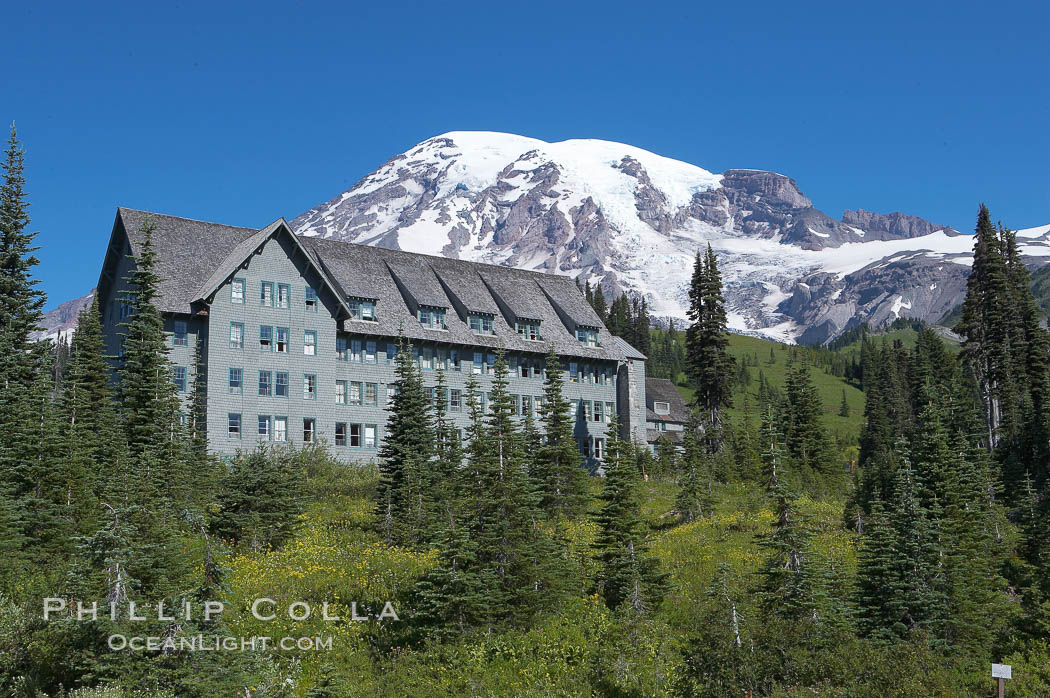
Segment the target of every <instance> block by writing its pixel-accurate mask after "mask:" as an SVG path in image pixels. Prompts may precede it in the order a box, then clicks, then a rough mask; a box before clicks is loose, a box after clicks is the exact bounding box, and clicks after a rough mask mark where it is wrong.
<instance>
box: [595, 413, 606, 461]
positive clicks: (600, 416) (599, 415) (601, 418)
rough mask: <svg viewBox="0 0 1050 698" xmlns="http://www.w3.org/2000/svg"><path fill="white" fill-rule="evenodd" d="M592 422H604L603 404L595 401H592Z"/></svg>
mask: <svg viewBox="0 0 1050 698" xmlns="http://www.w3.org/2000/svg"><path fill="white" fill-rule="evenodd" d="M594 421H595V422H604V421H605V409H604V403H601V402H598V401H597V400H595V401H594ZM598 458H601V456H598Z"/></svg>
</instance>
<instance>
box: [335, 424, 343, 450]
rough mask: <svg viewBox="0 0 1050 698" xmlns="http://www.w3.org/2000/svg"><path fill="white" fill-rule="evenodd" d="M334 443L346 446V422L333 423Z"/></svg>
mask: <svg viewBox="0 0 1050 698" xmlns="http://www.w3.org/2000/svg"><path fill="white" fill-rule="evenodd" d="M335 445H336V446H346V422H336V423H335Z"/></svg>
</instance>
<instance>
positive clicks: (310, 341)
mask: <svg viewBox="0 0 1050 698" xmlns="http://www.w3.org/2000/svg"><path fill="white" fill-rule="evenodd" d="M303 354H304V355H306V356H316V355H317V332H316V330H303Z"/></svg>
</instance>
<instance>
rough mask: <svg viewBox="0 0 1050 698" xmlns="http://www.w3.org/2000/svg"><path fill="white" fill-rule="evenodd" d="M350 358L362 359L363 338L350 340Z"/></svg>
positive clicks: (352, 359) (353, 359)
mask: <svg viewBox="0 0 1050 698" xmlns="http://www.w3.org/2000/svg"><path fill="white" fill-rule="evenodd" d="M350 360H351V361H360V360H361V340H360V339H352V340H350Z"/></svg>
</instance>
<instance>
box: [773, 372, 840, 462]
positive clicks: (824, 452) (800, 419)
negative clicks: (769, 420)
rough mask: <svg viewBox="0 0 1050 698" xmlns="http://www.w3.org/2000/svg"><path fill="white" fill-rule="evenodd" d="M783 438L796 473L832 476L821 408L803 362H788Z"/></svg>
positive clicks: (814, 387) (828, 444)
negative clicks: (796, 470)
mask: <svg viewBox="0 0 1050 698" xmlns="http://www.w3.org/2000/svg"><path fill="white" fill-rule="evenodd" d="M785 388H786V401H785V405H784V417H785V427H784V439H785V443H786V444H787V449H788V453H789V454H790V456H791V458H792V461H793V462H794V464H795V467H796V468H797V469H798V474H799V475H801V476H803V477H804V478H806V479H812V478H813V477H814V476H815V475H817V474H820V475H823V476H824V477H827V476H829V475H831V474H832V473H831V471H832V468H833V466H832V465H831V464H830V453H829V451H830V440H829V438H828V434H827V431H826V430H825V429H824V425H823V422H822V416H823V414H824V405H823V403H821V401H820V395H819V394H818V393H817V389H816V386H814V385H813V381H812V379H811V378H810V375H809V367H808V366H807V365H806V364H805V363H801V362H791V363H790V364H789V368H788V372H787V380H786V385H785Z"/></svg>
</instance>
